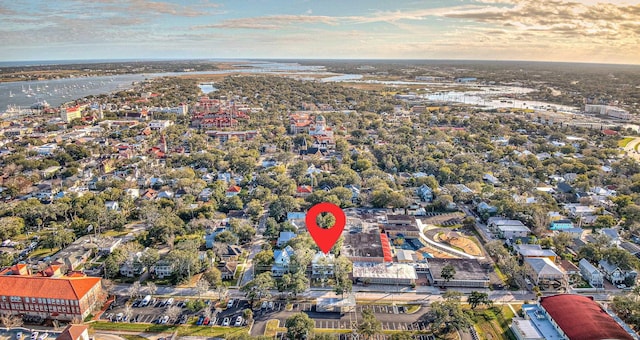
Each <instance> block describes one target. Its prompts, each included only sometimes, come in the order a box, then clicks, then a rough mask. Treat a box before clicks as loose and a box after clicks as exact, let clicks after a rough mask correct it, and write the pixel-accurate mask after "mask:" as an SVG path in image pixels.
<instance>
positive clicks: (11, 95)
mask: <svg viewBox="0 0 640 340" xmlns="http://www.w3.org/2000/svg"><path fill="white" fill-rule="evenodd" d="M9 98H13V92H11V90H9Z"/></svg>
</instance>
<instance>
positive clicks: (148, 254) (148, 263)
mask: <svg viewBox="0 0 640 340" xmlns="http://www.w3.org/2000/svg"><path fill="white" fill-rule="evenodd" d="M159 260H160V254H158V251H157V250H156V249H153V248H147V249H145V251H143V252H142V254H141V255H140V263H142V265H143V266H145V267H147V268H151V267H152V266H153V265H155V264H156V262H158V261H159Z"/></svg>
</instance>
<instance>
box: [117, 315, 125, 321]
mask: <svg viewBox="0 0 640 340" xmlns="http://www.w3.org/2000/svg"><path fill="white" fill-rule="evenodd" d="M123 316H124V314H122V313H118V314H116V322H120V321H122V317H123Z"/></svg>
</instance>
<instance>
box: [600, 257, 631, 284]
mask: <svg viewBox="0 0 640 340" xmlns="http://www.w3.org/2000/svg"><path fill="white" fill-rule="evenodd" d="M598 265H599V267H600V269H602V273H603V274H604V277H605V278H607V280H609V282H611V283H613V284H621V283H623V282H624V281H625V280H627V278H632V279H633V280H635V279H636V277H637V276H638V273H637V272H636V271H635V270H623V269H621V268H620V267H618V266H616V265H615V264H613V263H610V262H609V261H607V260H604V259H603V260H600V262H598Z"/></svg>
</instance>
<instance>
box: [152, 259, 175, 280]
mask: <svg viewBox="0 0 640 340" xmlns="http://www.w3.org/2000/svg"><path fill="white" fill-rule="evenodd" d="M173 268H174V264H173V262H170V261H167V260H160V261H158V262H157V263H156V265H155V266H154V269H153V272H154V273H155V274H156V277H157V278H159V279H164V278H166V277H169V276H171V275H172V274H173Z"/></svg>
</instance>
